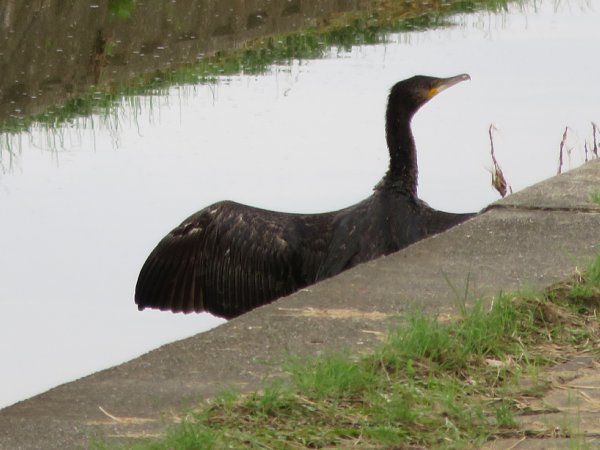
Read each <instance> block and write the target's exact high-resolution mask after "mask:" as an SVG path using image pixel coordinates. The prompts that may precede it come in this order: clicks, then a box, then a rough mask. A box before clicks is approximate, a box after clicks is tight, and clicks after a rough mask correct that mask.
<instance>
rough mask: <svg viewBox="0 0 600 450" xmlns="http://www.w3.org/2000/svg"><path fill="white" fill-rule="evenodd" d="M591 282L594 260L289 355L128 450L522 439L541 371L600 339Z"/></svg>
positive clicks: (595, 278) (469, 444) (542, 388)
mask: <svg viewBox="0 0 600 450" xmlns="http://www.w3.org/2000/svg"><path fill="white" fill-rule="evenodd" d="M599 287H600V256H599V257H598V259H597V260H596V262H595V263H594V264H593V265H592V267H591V268H590V269H589V270H588V271H587V272H586V274H585V275H582V276H579V277H577V278H576V279H574V280H573V281H571V282H569V283H562V284H561V285H558V286H556V287H554V288H552V289H550V290H548V292H547V293H545V294H541V293H538V294H531V293H528V294H514V295H506V294H504V295H500V296H499V297H498V298H496V299H495V301H494V303H493V305H492V306H491V308H490V309H488V308H484V305H483V303H481V302H477V303H476V304H475V305H474V306H472V307H470V308H462V310H463V313H462V317H461V318H459V319H458V320H456V321H451V322H447V321H446V322H440V321H437V320H435V319H433V318H431V317H429V316H427V315H425V314H423V313H416V314H413V315H411V316H410V317H408V319H407V321H406V323H405V325H403V326H401V327H399V328H398V329H396V330H394V331H393V332H391V333H390V335H389V336H388V337H387V339H386V341H385V343H384V344H383V345H382V346H381V347H380V348H378V349H376V350H375V351H373V352H371V353H370V354H367V355H363V356H361V357H353V356H350V355H347V354H339V353H336V354H330V355H327V356H320V357H316V358H304V359H296V360H292V361H290V362H288V363H287V365H286V367H285V370H286V371H287V372H288V374H289V376H290V377H289V381H281V380H280V381H277V382H272V383H271V384H269V385H267V386H265V387H264V389H262V390H261V391H259V392H254V393H251V394H247V395H236V394H232V393H228V394H223V395H221V396H220V397H218V398H217V399H216V400H213V401H211V402H210V403H205V404H204V405H202V406H200V407H199V408H197V409H195V410H193V411H191V412H189V413H188V414H187V415H186V416H185V418H183V419H182V420H181V422H180V423H179V424H177V425H174V426H173V427H172V428H171V429H170V430H169V431H168V432H167V434H166V435H165V437H164V438H163V439H161V440H153V441H142V442H140V443H139V444H137V445H134V446H133V447H131V448H137V449H163V448H165V449H166V448H306V447H308V448H322V447H327V448H333V447H335V448H339V447H342V448H346V447H353V448H408V447H410V446H417V447H419V448H421V447H424V448H431V449H453V448H481V446H482V444H484V443H485V442H486V441H488V440H490V439H491V438H493V437H494V436H496V435H502V436H522V435H523V434H524V433H526V432H525V431H524V430H521V429H519V425H518V422H517V418H518V416H519V414H521V413H523V411H525V413H526V412H527V411H528V408H527V402H528V401H529V400H527V399H530V400H532V399H534V398H539V397H540V396H541V395H543V393H544V392H546V391H547V390H548V389H549V388H550V387H549V385H548V384H547V383H546V382H545V381H544V380H543V379H541V378H542V377H540V376H539V371H540V368H541V367H542V366H544V365H547V364H549V363H552V362H554V361H557V360H561V358H562V357H563V356H564V355H565V354H569V353H576V352H582V351H583V352H585V351H589V350H590V349H594V348H597V345H598V344H599V343H600V327H599V323H598V320H597V317H596V314H595V311H596V309H597V307H598V304H599V302H600V295H599V292H600V290H599ZM573 304H576V305H577V307H576V308H573V306H572V305H573ZM523 379H527V382H523V383H521V381H523ZM548 432H549V433H554V432H555V430H553V429H550V430H549V431H548ZM538 434H539V435H542V434H543V433H542V432H538ZM540 437H541V436H540ZM97 446H98V447H100V448H102V447H103V445H102V444H97Z"/></svg>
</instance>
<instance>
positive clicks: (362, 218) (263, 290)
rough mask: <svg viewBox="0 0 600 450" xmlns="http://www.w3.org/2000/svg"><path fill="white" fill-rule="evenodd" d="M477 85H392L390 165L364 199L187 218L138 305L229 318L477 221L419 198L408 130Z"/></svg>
mask: <svg viewBox="0 0 600 450" xmlns="http://www.w3.org/2000/svg"><path fill="white" fill-rule="evenodd" d="M469 79H470V77H469V75H466V74H462V75H457V76H454V77H450V78H434V77H428V76H422V75H418V76H414V77H412V78H409V79H407V80H403V81H400V82H398V83H396V84H395V85H394V86H393V87H392V89H391V91H390V94H389V98H388V104H387V111H386V125H385V132H386V140H387V145H388V149H389V152H390V165H389V169H388V171H387V173H386V174H385V176H384V177H383V179H382V180H381V181H380V182H379V183H378V184H377V185H376V186H375V188H374V192H373V194H372V195H371V196H370V197H369V198H367V199H365V200H363V201H361V202H360V203H357V204H355V205H353V206H350V207H348V208H345V209H341V210H339V211H333V212H327V213H321V214H291V213H282V212H275V211H267V210H263V209H258V208H254V207H251V206H246V205H242V204H239V203H235V202H231V201H223V202H218V203H215V204H213V205H210V206H208V207H206V208H204V209H203V210H201V211H199V212H197V213H195V214H193V215H192V216H190V217H188V218H187V219H186V220H184V221H183V223H182V224H181V225H179V226H178V227H177V228H175V229H174V230H172V231H171V232H170V233H169V234H167V236H165V237H164V238H163V239H162V240H161V241H160V242H159V244H158V245H157V246H156V248H155V249H154V250H153V251H152V253H151V254H150V256H148V259H147V260H146V262H145V264H144V266H143V267H142V270H141V272H140V275H139V278H138V281H137V285H136V292H135V302H136V303H137V305H138V308H139V309H140V310H142V309H144V308H158V309H161V310H170V311H173V312H184V313H189V312H192V311H195V312H201V311H207V312H210V313H212V314H214V315H217V316H221V317H224V318H227V319H230V318H233V317H236V316H239V315H240V314H243V313H245V312H247V311H249V310H251V309H253V308H256V307H257V306H260V305H264V304H267V303H270V302H272V301H273V300H275V299H277V298H279V297H283V296H285V295H288V294H291V293H292V292H294V291H296V290H298V289H301V288H303V287H305V286H307V285H310V284H313V283H315V282H317V281H319V280H323V279H325V278H328V277H331V276H333V275H336V274H338V273H340V272H342V271H344V270H346V269H349V268H351V267H353V266H355V265H357V264H359V263H362V262H365V261H369V260H371V259H373V258H376V257H378V256H381V255H387V254H389V253H392V252H395V251H397V250H400V249H401V248H403V247H406V246H407V245H409V244H412V243H413V242H416V241H418V240H420V239H422V238H424V237H426V236H429V235H432V234H435V233H439V232H441V231H444V230H446V229H448V228H450V227H452V226H453V225H456V224H458V223H460V222H463V221H464V220H466V219H468V218H469V217H471V216H472V215H473V214H452V213H447V212H442V211H436V210H434V209H432V208H431V207H429V206H428V205H427V204H426V203H425V202H423V201H421V200H419V199H418V198H417V154H416V148H415V143H414V138H413V135H412V132H411V128H410V122H411V119H412V117H413V115H414V113H415V112H416V111H417V110H418V109H419V108H420V107H421V106H422V105H423V104H425V103H426V102H427V101H428V100H430V99H431V98H432V97H434V96H435V95H436V94H438V93H439V92H441V91H443V90H444V89H446V88H448V87H450V86H453V85H455V84H457V83H459V82H461V81H464V80H469Z"/></svg>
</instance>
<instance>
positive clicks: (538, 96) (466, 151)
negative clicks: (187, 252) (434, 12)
mask: <svg viewBox="0 0 600 450" xmlns="http://www.w3.org/2000/svg"><path fill="white" fill-rule="evenodd" d="M523 8H524V9H521V8H513V10H511V11H510V12H509V13H507V14H502V15H492V14H487V13H485V14H478V15H475V16H466V17H461V18H458V19H457V22H458V23H460V26H457V27H454V28H451V29H444V30H437V31H427V32H416V33H411V34H402V35H395V36H391V37H390V39H389V42H387V43H386V44H381V45H376V46H366V47H355V48H352V50H351V51H349V52H342V51H337V50H335V49H334V50H332V51H331V52H330V53H331V54H330V55H329V57H328V58H326V59H322V60H311V61H302V62H295V63H293V64H292V65H286V66H276V67H273V68H271V69H270V71H269V72H268V73H267V74H264V75H259V76H231V77H228V78H224V79H222V80H221V81H220V82H219V83H218V84H217V85H212V86H206V85H204V86H203V85H198V86H195V87H187V88H172V89H171V90H170V91H169V95H168V96H165V97H160V98H156V97H155V98H153V99H151V100H149V99H147V98H146V99H144V98H139V99H137V101H136V102H134V103H136V104H137V105H138V107H137V108H129V109H127V108H126V109H124V110H122V111H121V112H120V114H121V119H120V121H119V122H118V126H117V127H116V126H115V123H114V122H113V125H112V126H111V127H109V128H107V127H103V126H102V125H101V122H102V120H101V118H99V117H95V118H93V126H92V120H91V119H88V122H87V123H88V126H87V127H83V126H79V127H67V128H65V129H64V130H62V131H61V132H60V136H61V137H62V140H63V143H62V145H58V147H59V148H58V150H56V151H49V150H48V148H49V147H51V146H49V145H48V142H47V134H46V133H45V132H42V131H39V130H34V131H33V132H32V134H31V138H30V137H29V136H24V137H23V139H22V149H21V151H20V152H19V153H18V154H16V155H15V160H14V161H13V162H12V169H10V170H5V172H4V173H3V174H1V175H0V218H1V224H2V225H1V227H2V228H1V231H2V232H1V233H0V274H1V283H0V301H1V303H2V307H3V311H2V315H1V316H0V355H2V383H1V384H0V407H2V406H6V405H9V404H11V403H13V402H15V401H18V400H21V399H24V398H26V397H28V396H31V395H34V394H36V393H39V392H41V391H43V390H46V389H48V388H50V387H52V386H55V385H57V384H59V383H63V382H66V381H70V380H72V379H75V378H77V377H80V376H83V375H86V374H89V373H92V372H94V371H96V370H100V369H102V368H106V367H109V366H111V365H114V364H117V363H120V362H122V361H125V360H127V359H129V358H132V357H135V356H137V355H139V354H141V353H143V352H146V351H148V350H150V349H152V348H155V347H157V346H158V345H161V344H163V343H166V342H169V341H173V340H175V339H179V338H183V337H186V336H190V335H193V334H195V333H197V332H200V331H203V330H206V329H208V328H210V327H213V326H215V325H217V324H219V323H221V322H222V321H221V320H220V319H216V318H213V317H211V316H209V315H207V314H201V315H191V316H184V315H174V314H170V313H161V312H157V311H144V312H142V313H140V312H138V311H137V310H136V308H135V305H134V303H133V291H134V286H135V281H136V278H137V274H138V271H139V269H140V267H141V265H142V263H143V261H144V260H145V258H146V256H147V254H148V253H149V252H150V251H151V250H152V248H153V247H154V245H155V244H156V243H157V242H158V240H159V239H160V238H161V237H162V236H163V235H164V234H165V233H166V232H167V231H169V230H170V229H171V228H173V226H175V225H177V224H178V223H179V222H180V221H181V220H183V219H184V218H185V217H186V216H187V215H189V214H191V213H192V212H194V211H196V210H198V209H200V208H201V207H203V206H206V205H208V204H210V203H212V202H214V201H217V200H222V199H235V200H237V201H240V202H243V203H248V204H252V205H255V206H259V207H263V208H269V209H277V210H283V211H298V212H319V211H327V210H332V209H337V208H341V207H344V206H348V205H350V204H353V203H356V202H357V201H359V200H361V199H363V198H364V197H366V196H368V195H370V192H371V189H372V187H373V185H374V184H375V183H376V182H377V181H378V180H379V178H380V177H381V176H382V174H383V172H384V171H385V169H386V165H387V150H386V147H385V140H384V134H383V127H384V121H383V113H384V108H385V101H386V95H387V91H388V89H389V87H390V86H391V85H392V84H393V83H394V82H396V81H398V80H399V79H402V78H405V77H408V76H411V75H413V74H415V73H423V74H429V75H439V76H450V75H455V74H458V73H463V72H467V73H469V74H470V75H471V77H472V81H471V82H467V83H462V84H461V85H458V86H456V87H453V88H452V89H450V90H448V91H445V92H443V93H442V94H440V96H439V97H437V98H435V99H434V100H432V102H431V103H430V104H428V105H426V106H425V107H424V108H423V109H422V110H421V111H420V112H419V113H418V115H417V116H416V117H415V120H414V122H413V129H414V133H415V137H416V141H417V146H418V148H419V167H420V187H419V195H420V197H421V198H422V199H424V200H426V201H428V202H429V203H430V204H431V205H432V206H434V207H436V208H439V209H444V210H448V211H455V212H462V211H474V210H479V209H481V208H483V207H484V206H486V205H487V204H488V203H490V202H492V201H494V200H496V199H497V198H498V197H499V196H498V194H497V193H496V192H495V191H494V190H493V189H492V188H491V187H490V173H489V169H491V160H490V156H489V148H490V145H489V137H488V127H489V125H490V124H491V123H493V124H494V125H495V127H496V128H497V129H498V131H496V132H495V134H494V139H495V147H496V156H497V158H498V159H499V162H500V164H501V166H502V168H503V170H504V173H505V176H506V178H507V180H508V182H509V184H511V185H512V188H513V190H515V191H516V190H519V189H522V188H524V187H526V186H528V185H531V184H533V183H535V182H537V181H539V180H542V179H544V178H547V177H550V176H552V175H554V174H555V173H556V170H557V163H558V148H559V143H560V140H561V137H562V133H563V131H564V128H565V126H567V125H568V126H569V127H570V128H569V133H568V136H569V137H568V141H567V145H566V148H567V149H570V156H568V157H566V161H567V163H566V166H567V167H565V169H566V168H568V167H574V166H576V165H578V164H580V163H581V162H582V160H583V159H584V152H583V143H584V141H585V140H586V139H588V140H589V139H590V138H591V126H590V121H592V120H595V121H596V122H597V123H598V122H600V117H599V116H600V111H599V108H598V105H600V83H599V82H598V80H599V79H600V77H599V75H600V63H598V58H597V54H598V43H599V42H600V27H598V26H597V24H598V23H600V14H599V9H600V2H599V1H598V0H594V1H590V2H589V3H586V4H578V3H559V4H555V3H541V4H539V5H537V6H536V7H535V8H534V7H531V6H528V7H523ZM7 162H8V159H7V157H6V154H5V155H4V158H3V164H4V165H5V166H6V165H7Z"/></svg>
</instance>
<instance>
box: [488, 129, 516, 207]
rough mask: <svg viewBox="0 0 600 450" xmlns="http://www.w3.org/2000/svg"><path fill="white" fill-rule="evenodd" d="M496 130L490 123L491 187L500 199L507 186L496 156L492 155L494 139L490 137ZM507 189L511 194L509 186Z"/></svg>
mask: <svg viewBox="0 0 600 450" xmlns="http://www.w3.org/2000/svg"><path fill="white" fill-rule="evenodd" d="M496 129H497V128H496V127H495V126H494V124H493V123H492V124H490V128H489V130H488V134H489V136H490V153H491V154H492V163H493V164H494V169H493V170H492V186H493V187H494V189H496V190H497V191H498V193H499V194H500V195H501V196H502V197H505V196H506V190H507V186H508V184H507V183H506V179H505V178H504V174H503V173H502V169H501V168H500V165H499V164H498V161H496V155H495V154H494V138H493V136H492V131H494V130H496ZM508 189H510V192H511V193H512V188H511V187H510V186H508Z"/></svg>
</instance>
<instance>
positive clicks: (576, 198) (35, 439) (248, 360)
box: [0, 161, 600, 450]
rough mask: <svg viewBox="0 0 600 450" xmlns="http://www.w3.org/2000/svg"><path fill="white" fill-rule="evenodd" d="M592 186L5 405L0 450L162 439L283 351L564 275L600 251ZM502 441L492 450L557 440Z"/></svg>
mask: <svg viewBox="0 0 600 450" xmlns="http://www.w3.org/2000/svg"><path fill="white" fill-rule="evenodd" d="M596 191H600V161H596V162H593V163H589V164H587V165H586V166H584V167H582V168H580V169H577V170H574V171H572V172H569V173H567V174H564V175H561V176H560V177H557V178H553V179H551V180H549V181H546V182H544V183H541V184H539V185H536V186H534V187H532V188H530V189H527V190H525V191H523V192H521V193H518V194H515V195H514V196H512V197H510V198H508V199H505V200H503V201H501V202H498V203H497V204H495V205H493V206H492V207H491V208H490V209H489V210H488V211H487V212H485V213H484V214H482V215H480V216H478V217H476V218H474V219H472V220H470V221H468V222H466V223H464V224H462V225H460V226H458V227H456V228H454V229H452V230H449V231H447V232H446V233H443V234H441V235H438V236H435V237H433V238H430V239H427V240H425V241H422V242H419V243H417V244H415V245H412V246H410V247H409V248H407V249H405V250H403V251H401V252H399V253H396V254H394V255H391V256H389V257H385V258H381V259H378V260H376V261H372V262H370V263H367V264H364V265H361V266H359V267H356V268H354V269H352V270H350V271H347V272H345V273H343V274H341V275H339V276H337V277H334V278H332V279H329V280H326V281H324V282H322V283H319V284H318V285H315V286H312V287H311V288H310V289H305V290H303V291H301V292H298V293H296V294H295V295H292V296H290V297H288V298H285V299H282V300H279V301H277V302H275V303H273V304H271V305H268V306H265V307H262V308H259V309H257V310H254V311H252V312H250V313H248V314H246V315H245V316H243V317H240V318H237V319H235V320H232V321H230V322H228V323H226V324H224V325H222V326H220V327H218V328H216V329H214V330H211V331H209V332H207V333H202V334H199V335H197V336H194V337H192V338H189V339H186V340H182V341H179V342H176V343H173V344H169V345H165V346H163V347H161V348H159V349H157V350H154V351H152V352H150V353H148V354H146V355H143V356H142V357H140V358H137V359H135V360H133V361H130V362H128V363H126V364H122V365H120V366H118V367H114V368H111V369H108V370H104V371H102V372H99V373H96V374H94V375H91V376H89V377H86V378H83V379H81V380H78V381H76V382H72V383H68V384H65V385H63V386H59V387H57V388H55V389H52V390H50V391H48V392H46V393H44V394H42V395H38V396H36V397H34V398H32V399H29V400H26V401H23V402H20V403H18V404H16V405H13V406H11V407H8V408H6V409H4V410H2V411H0V448H1V449H11V450H12V449H53V448H56V449H59V448H60V449H63V448H84V447H86V446H87V444H88V442H89V438H90V436H94V435H97V436H101V437H103V438H108V439H123V438H126V437H136V436H140V435H151V434H154V433H159V432H160V431H161V430H162V429H163V427H164V424H165V422H169V421H170V420H171V419H173V418H174V417H175V416H176V415H177V414H179V413H180V412H181V411H182V410H184V409H185V408H186V407H187V406H190V405H193V404H194V402H196V401H198V400H200V399H203V398H207V397H210V396H212V395H214V394H215V393H217V392H219V391H220V390H222V389H224V388H227V387H232V386H235V387H238V388H239V389H241V390H246V389H252V388H256V387H258V386H259V385H260V383H261V381H262V380H263V379H264V378H266V377H271V376H276V375H277V374H278V369H277V365H276V364H275V363H277V361H278V360H279V359H280V358H281V357H282V356H285V355H287V354H294V355H297V354H315V353H319V352H322V351H326V350H331V349H341V348H347V349H349V350H351V351H361V350H363V349H368V348H370V347H371V346H373V345H374V344H376V343H377V342H378V341H379V340H380V338H381V336H382V334H383V333H385V331H386V330H387V329H388V328H389V326H390V324H391V323H393V322H394V321H397V320H399V313H401V312H402V311H405V310H407V309H408V308H414V307H419V308H424V309H427V310H430V311H431V313H432V314H452V313H453V309H454V307H455V305H457V304H458V303H459V302H460V301H462V300H461V299H463V298H465V296H466V297H467V298H472V297H474V296H484V297H486V298H491V296H493V295H495V294H497V293H498V292H499V291H501V290H514V289H517V288H522V287H543V286H547V285H549V284H551V283H553V282H555V281H558V280H561V279H564V278H566V277H568V276H569V275H571V274H572V273H573V272H574V270H575V267H576V266H577V265H579V264H582V263H585V262H586V261H589V260H591V258H593V257H594V256H595V255H596V254H597V253H598V251H599V250H600V248H599V243H600V208H599V207H598V206H597V205H594V204H592V203H591V202H590V194H591V193H592V192H596ZM467 286H468V288H467ZM586 373H587V372H586ZM591 373H592V374H593V373H594V372H593V370H592V372H591ZM103 411H104V412H103ZM111 416H112V417H111ZM598 417H600V416H598ZM510 442H512V443H508V444H507V445H506V446H504V447H495V448H508V447H510V446H511V445H513V444H517V446H515V447H514V448H519V449H521V448H560V446H561V445H562V444H561V442H559V441H558V440H555V441H553V442H554V443H555V444H556V445H557V446H558V447H552V446H551V445H549V442H550V441H548V440H545V441H544V442H542V443H540V442H538V441H537V440H535V439H528V440H526V441H523V442H519V440H518V439H517V440H513V441H510ZM529 445H531V446H529ZM536 445H537V447H535V446H536ZM552 445H554V444H552Z"/></svg>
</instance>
